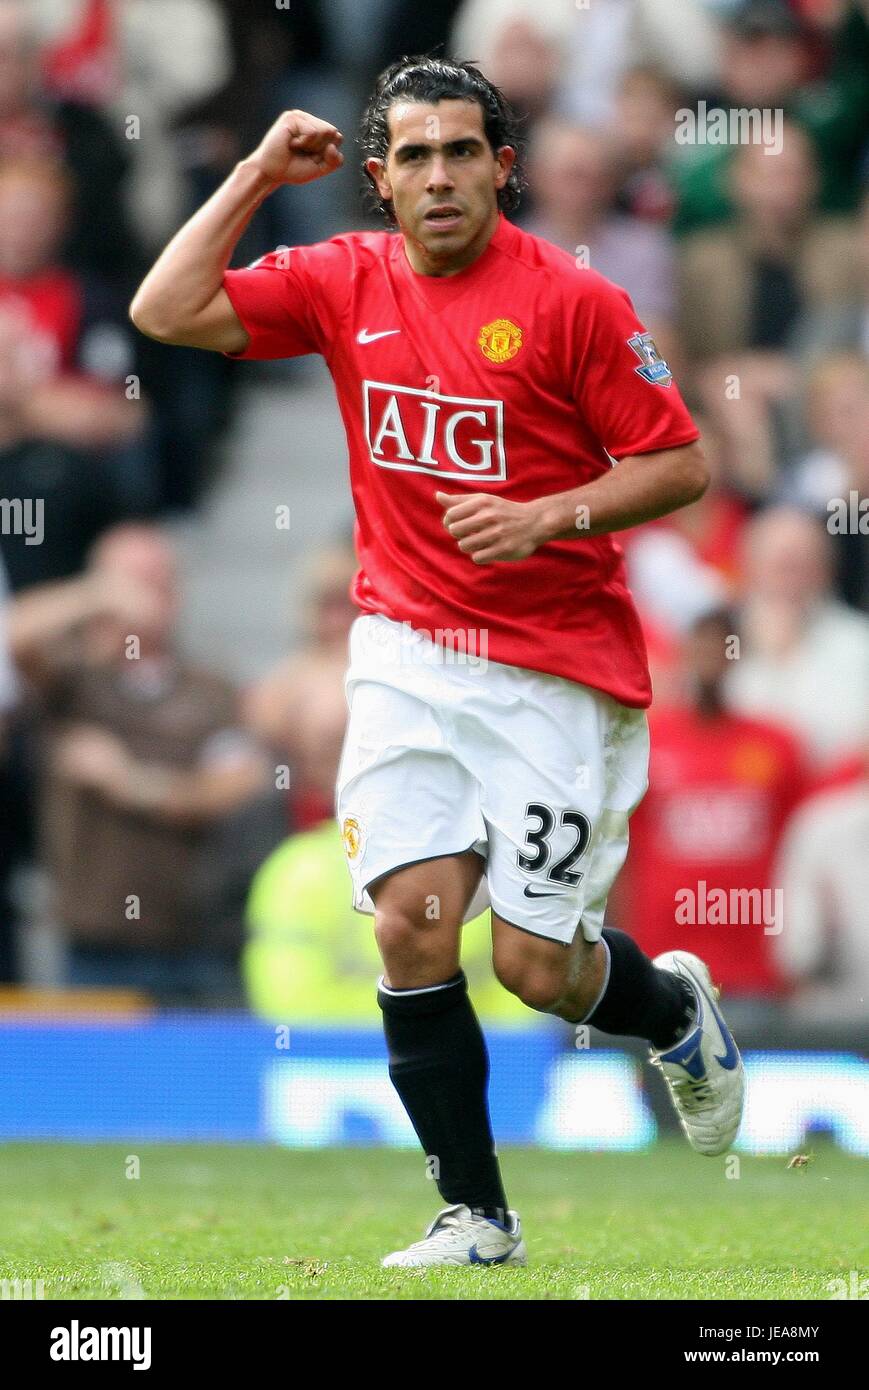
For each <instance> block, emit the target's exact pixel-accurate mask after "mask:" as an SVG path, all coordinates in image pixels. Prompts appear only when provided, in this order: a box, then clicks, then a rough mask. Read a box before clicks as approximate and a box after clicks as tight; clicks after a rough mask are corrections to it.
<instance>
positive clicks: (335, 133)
mask: <svg viewBox="0 0 869 1390" xmlns="http://www.w3.org/2000/svg"><path fill="white" fill-rule="evenodd" d="M343 139H344V136H343V135H342V134H341V132H340V130H337V129H336V127H335V126H333V125H330V124H329V122H328V121H321V120H319V119H318V117H317V116H309V115H308V113H307V111H284V112H283V114H282V115H280V116H278V119H277V120H276V121H275V123H274V125H273V126H272V128H271V130H269V131H268V132H267V134H266V135H265V136H264V137H263V139H262V140H261V141H260V143H259V145H257V147H256V149H255V150H254V152H253V154H252V155H251V156H250V159H249V161H248V162H249V163H251V164H255V165H256V166H257V168H258V169H260V170H261V172H262V173H263V174H265V176H266V178H268V179H270V180H271V181H272V183H275V184H280V183H292V184H302V183H312V182H313V181H314V179H321V178H322V177H323V175H324V174H331V173H332V172H333V171H334V170H335V169H340V167H341V165H342V164H343V163H344V156H343V155H342V153H341V150H340V148H339V147H340V145H341V142H342V141H343Z"/></svg>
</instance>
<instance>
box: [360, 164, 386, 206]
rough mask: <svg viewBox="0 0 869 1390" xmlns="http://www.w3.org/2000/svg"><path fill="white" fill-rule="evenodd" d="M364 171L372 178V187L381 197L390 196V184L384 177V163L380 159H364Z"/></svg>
mask: <svg viewBox="0 0 869 1390" xmlns="http://www.w3.org/2000/svg"><path fill="white" fill-rule="evenodd" d="M365 172H366V173H367V174H368V176H369V177H370V178H371V179H373V180H374V187H375V188H376V189H377V192H378V194H379V195H380V197H381V198H384V199H389V198H391V197H392V185H391V183H390V182H389V179H388V178H387V177H386V165H385V164H384V163H383V160H382V159H373V158H372V159H366V161H365Z"/></svg>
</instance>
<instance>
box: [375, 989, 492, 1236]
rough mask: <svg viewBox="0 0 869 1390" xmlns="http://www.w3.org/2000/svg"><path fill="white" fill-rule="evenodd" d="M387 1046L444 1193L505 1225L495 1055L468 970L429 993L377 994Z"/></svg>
mask: <svg viewBox="0 0 869 1390" xmlns="http://www.w3.org/2000/svg"><path fill="white" fill-rule="evenodd" d="M377 1002H378V1004H379V1005H380V1007H381V1009H382V1010H383V1030H384V1032H385V1034H386V1043H387V1047H388V1048H389V1075H390V1077H391V1079H392V1084H393V1085H394V1087H395V1089H396V1091H397V1092H398V1094H399V1095H400V1097H401V1100H402V1103H403V1105H404V1108H405V1110H406V1111H407V1113H408V1115H409V1116H410V1120H411V1123H412V1125H413V1127H414V1129H415V1130H416V1134H417V1138H418V1139H419V1142H420V1143H421V1144H422V1147H423V1150H424V1152H425V1155H426V1158H427V1159H436V1160H437V1167H436V1168H435V1169H434V1173H435V1180H436V1182H437V1186H438V1191H439V1192H440V1194H441V1196H442V1197H443V1198H444V1200H445V1201H447V1202H448V1203H450V1205H453V1204H455V1203H458V1202H465V1203H467V1205H468V1206H469V1207H471V1208H472V1209H473V1210H474V1211H475V1212H477V1214H478V1215H481V1216H490V1217H493V1218H494V1219H495V1220H497V1221H501V1222H504V1220H505V1213H506V1208H507V1199H506V1197H505V1195H504V1188H503V1186H502V1184H501V1174H500V1170H499V1168H498V1160H497V1158H496V1157H495V1148H494V1142H493V1140H492V1129H491V1125H490V1123H489V1106H488V1100H487V1089H488V1082H489V1056H488V1053H487V1051H486V1043H485V1041H484V1038H483V1034H482V1032H481V1030H480V1025H479V1023H478V1022H477V1016H476V1014H475V1013H474V1010H473V1008H472V1007H471V1001H470V999H469V998H468V983H467V980H466V979H465V976H464V974H463V972H462V971H459V973H458V975H455V976H454V977H453V978H452V979H451V980H447V981H446V982H445V983H444V984H443V985H438V986H436V987H434V988H432V989H428V990H413V989H404V990H402V989H398V990H393V989H389V988H387V987H385V986H384V985H383V984H382V982H381V985H380V988H379V989H378V991H377Z"/></svg>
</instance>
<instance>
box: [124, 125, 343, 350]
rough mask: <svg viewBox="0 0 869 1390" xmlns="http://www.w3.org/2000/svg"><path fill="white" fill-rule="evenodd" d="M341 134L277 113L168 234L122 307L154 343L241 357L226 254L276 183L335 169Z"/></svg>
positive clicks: (242, 335) (242, 343)
mask: <svg viewBox="0 0 869 1390" xmlns="http://www.w3.org/2000/svg"><path fill="white" fill-rule="evenodd" d="M343 138H344V137H343V136H342V134H341V132H340V131H339V130H337V129H336V128H335V126H333V125H330V123H329V122H328V121H321V120H319V119H318V118H317V117H316V116H309V115H308V114H307V112H305V111H285V112H284V113H283V115H281V116H279V117H278V119H277V121H275V123H274V125H273V126H272V127H271V129H270V130H269V131H268V133H267V134H266V136H265V137H264V139H263V140H262V141H261V143H260V144H259V145H258V147H257V148H256V149H255V150H254V152H253V154H251V155H249V156H248V158H247V159H243V160H242V161H241V163H239V164H237V165H236V167H235V168H234V169H233V171H232V173H231V174H230V176H229V178H228V179H226V181H225V182H224V183H223V184H221V186H220V188H218V190H217V192H216V193H214V194H213V195H212V197H211V198H209V200H208V202H207V203H205V204H204V205H203V206H202V207H201V208H200V209H199V211H198V212H197V213H195V214H194V215H193V217H191V218H190V220H189V222H186V223H185V224H184V226H183V227H182V228H181V230H180V231H179V232H177V233H176V234H175V236H174V237H173V238H172V240H171V241H170V242H169V245H168V246H167V247H166V249H165V250H164V251H163V252H162V254H161V255H160V256H159V258H158V259H157V261H156V262H155V264H154V265H153V266H152V268H151V270H150V271H149V272H148V274H147V275H146V276H145V279H144V280H143V281H142V283H141V285H140V286H139V289H138V290H137V292H136V296H135V298H134V300H133V302H132V304H131V305H130V318H131V319H132V320H133V323H134V324H135V325H136V327H137V328H138V329H140V330H141V332H142V333H145V334H147V336H148V337H149V338H156V339H157V340H158V341H159V342H161V343H175V344H177V345H178V346H181V347H199V348H209V349H211V350H212V351H214V352H243V351H244V349H245V348H246V347H247V342H248V335H247V333H246V332H245V329H244V328H243V327H242V325H241V323H240V322H239V319H238V315H237V314H236V312H235V310H234V309H233V307H232V304H231V303H230V300H229V296H228V295H227V293H226V291H225V290H224V289H223V283H222V282H223V274H224V271H225V270H226V268H227V266H228V265H229V262H230V258H231V257H232V253H233V251H234V250H235V247H236V245H237V244H238V241H239V239H240V238H241V236H242V235H243V233H244V231H245V229H246V228H247V226H248V223H249V222H250V220H251V218H252V217H253V215H254V213H255V212H256V210H257V208H258V207H259V206H260V204H261V203H262V202H263V201H264V200H265V199H266V198H267V197H268V196H269V194H270V193H273V192H274V190H275V189H276V188H278V187H280V185H281V184H285V183H286V184H303V183H311V182H312V181H313V180H314V179H319V178H322V177H323V175H324V174H330V173H332V171H333V170H334V169H338V168H340V166H341V164H342V163H343V156H342V154H341V151H340V148H339V147H340V145H341V141H342V140H343Z"/></svg>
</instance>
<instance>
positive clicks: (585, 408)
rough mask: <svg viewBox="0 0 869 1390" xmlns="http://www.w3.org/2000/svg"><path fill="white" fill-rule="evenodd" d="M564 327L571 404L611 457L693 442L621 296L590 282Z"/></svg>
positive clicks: (663, 369)
mask: <svg viewBox="0 0 869 1390" xmlns="http://www.w3.org/2000/svg"><path fill="white" fill-rule="evenodd" d="M581 273H582V274H583V275H588V276H591V275H592V274H593V272H591V271H583V272H581ZM568 321H569V323H570V331H569V347H568V350H569V353H570V366H569V371H570V372H572V377H571V381H572V388H571V389H572V393H573V399H574V400H575V401H576V404H577V407H578V408H579V410H580V411H581V412H582V415H583V418H584V419H585V420H586V422H587V423H588V425H589V427H590V429H591V430H592V433H593V434H594V435H596V437H597V439H598V440H599V441H600V443H601V444H602V445H603V447H604V448H605V449H606V451H607V453H608V454H609V455H610V456H611V457H612V458H614V459H621V458H625V457H626V456H627V455H628V454H648V453H651V452H653V451H654V450H658V449H676V448H678V447H679V446H680V445H682V444H690V443H691V442H692V441H693V440H695V439H698V438H699V437H700V431H699V430H698V429H697V427H696V425H695V424H694V421H693V420H692V419H691V416H690V414H689V413H688V409H687V407H686V405H685V402H684V401H683V400H682V397H681V396H680V394H679V390H678V387H677V386H676V384H675V382H674V381H673V377H672V374H671V372H670V368H669V366H668V364H667V363H666V362H665V361H664V359H663V358H662V357H661V355H660V353H659V351H658V349H657V346H656V344H655V341H654V339H653V338H652V336H651V334H650V333H647V332H646V329H645V328H644V326H643V324H641V323H640V321H639V319H638V318H637V316H636V313H635V312H634V308H633V305H632V304H631V301H630V299H629V297H628V295H627V293H626V291H625V290H623V289H620V288H619V286H618V285H614V284H612V283H611V282H610V281H609V280H605V279H604V278H603V277H602V276H600V275H595V277H594V281H593V282H589V283H588V285H587V288H586V292H585V293H583V294H581V295H578V296H577V297H576V301H575V303H574V306H573V314H572V317H571V316H569V320H568Z"/></svg>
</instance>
